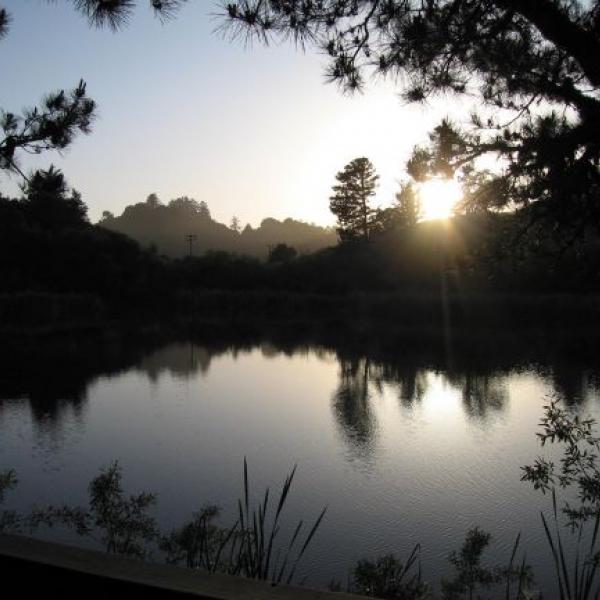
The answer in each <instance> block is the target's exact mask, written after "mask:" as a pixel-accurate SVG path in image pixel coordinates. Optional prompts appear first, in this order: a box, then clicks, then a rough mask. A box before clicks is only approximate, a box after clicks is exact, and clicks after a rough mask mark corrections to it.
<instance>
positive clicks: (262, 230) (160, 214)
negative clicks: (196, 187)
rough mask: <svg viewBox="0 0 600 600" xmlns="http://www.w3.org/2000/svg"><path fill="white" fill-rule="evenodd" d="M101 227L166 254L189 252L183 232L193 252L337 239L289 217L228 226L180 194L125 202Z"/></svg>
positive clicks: (261, 253) (310, 245)
mask: <svg viewBox="0 0 600 600" xmlns="http://www.w3.org/2000/svg"><path fill="white" fill-rule="evenodd" d="M98 225H100V226H101V227H104V228H105V229H109V230H111V231H115V232H118V233H122V234H125V235H127V236H129V237H131V238H133V239H134V240H136V241H137V242H138V243H139V244H140V245H142V246H143V247H150V246H153V247H155V248H156V250H157V251H158V252H159V254H164V255H166V256H170V257H172V258H179V257H182V256H186V255H188V254H189V244H188V242H187V241H186V236H188V235H195V236H196V237H195V239H194V241H193V253H194V255H197V256H198V255H202V254H204V253H205V252H207V251H209V250H221V251H226V252H231V253H236V254H246V255H249V256H254V257H257V258H265V257H266V256H267V254H268V252H269V247H271V246H275V245H276V244H280V243H284V244H287V245H288V246H293V247H294V248H295V249H296V250H297V251H298V252H299V253H300V254H308V253H311V252H315V251H316V250H320V249H322V248H326V247H328V246H333V245H335V244H336V243H337V235H336V232H335V230H334V229H332V228H325V227H319V226H317V225H312V224H309V223H304V222H302V221H296V220H294V219H285V220H283V221H278V220H277V219H272V218H267V219H264V220H263V221H262V222H261V224H260V226H259V227H258V228H256V229H254V228H252V227H251V226H250V225H246V227H245V228H244V229H240V228H239V227H228V226H227V225H225V224H223V223H219V222H218V221H215V220H214V219H213V218H212V216H211V214H210V210H209V209H208V206H207V205H206V203H205V202H197V201H196V200H193V199H191V198H187V197H185V196H184V197H181V198H176V199H175V200H171V201H170V202H169V203H168V204H163V203H162V202H160V201H159V200H158V198H157V197H156V195H155V194H151V195H150V196H148V199H147V200H146V202H140V203H138V204H133V205H130V206H127V207H126V208H125V210H124V211H123V214H121V215H120V216H118V217H115V216H114V215H112V214H111V213H108V212H105V213H104V215H103V218H102V220H101V221H100V222H99V223H98Z"/></svg>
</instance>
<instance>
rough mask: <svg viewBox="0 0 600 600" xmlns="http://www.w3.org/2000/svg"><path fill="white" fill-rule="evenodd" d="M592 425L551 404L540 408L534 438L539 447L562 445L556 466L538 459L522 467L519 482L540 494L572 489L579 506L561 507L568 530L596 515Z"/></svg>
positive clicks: (598, 472) (598, 494)
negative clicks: (538, 426) (541, 416)
mask: <svg viewBox="0 0 600 600" xmlns="http://www.w3.org/2000/svg"><path fill="white" fill-rule="evenodd" d="M594 423H595V422H594V420H593V419H580V418H579V416H577V415H575V416H571V415H570V414H569V413H568V412H567V411H566V410H565V409H563V408H560V406H559V405H558V402H557V401H552V402H551V403H550V404H548V405H547V406H545V407H544V416H543V418H542V420H541V422H540V427H541V429H542V431H541V432H540V433H538V434H537V436H538V438H539V440H540V442H541V444H542V446H544V445H545V444H546V442H550V443H558V444H562V445H563V456H562V458H561V459H560V466H558V467H557V465H555V464H554V462H552V461H550V460H548V459H546V458H544V457H538V458H537V459H536V460H535V462H534V464H533V465H530V466H525V467H523V476H522V479H523V480H524V481H529V482H531V483H532V484H533V486H534V488H535V489H539V490H541V491H542V492H543V493H546V492H548V491H556V490H557V488H562V489H566V488H569V487H571V486H573V487H574V488H575V489H576V491H577V497H578V499H579V506H572V505H571V504H570V503H568V502H567V503H566V504H565V507H564V514H565V515H566V516H567V518H568V522H569V525H570V526H571V527H572V528H578V527H579V526H580V525H581V524H582V523H584V522H585V521H588V520H594V519H595V518H596V517H598V515H600V464H599V462H600V460H599V459H600V457H599V451H600V438H598V437H596V436H595V435H594V432H593V426H594Z"/></svg>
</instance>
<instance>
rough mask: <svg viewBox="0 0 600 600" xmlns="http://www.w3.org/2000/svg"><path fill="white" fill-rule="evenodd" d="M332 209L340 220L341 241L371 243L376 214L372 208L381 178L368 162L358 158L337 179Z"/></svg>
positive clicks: (339, 232)
mask: <svg viewBox="0 0 600 600" xmlns="http://www.w3.org/2000/svg"><path fill="white" fill-rule="evenodd" d="M335 178H336V180H337V184H336V185H334V186H333V192H334V193H333V196H331V198H330V203H329V207H330V209H331V212H332V213H333V214H334V215H335V216H336V217H337V220H338V234H339V236H340V240H341V241H350V240H356V239H364V240H368V239H369V238H370V237H371V232H372V230H373V227H374V223H375V216H376V211H375V210H374V209H373V208H372V207H371V206H370V205H369V201H370V199H371V198H372V197H373V196H374V195H375V188H376V187H377V180H378V179H379V176H378V175H377V174H376V172H375V167H374V166H373V164H372V163H371V161H370V160H369V159H368V158H365V157H361V158H355V159H354V160H353V161H351V162H349V163H348V164H347V165H346V166H345V167H344V169H343V170H342V171H340V172H339V173H338V174H337V175H336V176H335Z"/></svg>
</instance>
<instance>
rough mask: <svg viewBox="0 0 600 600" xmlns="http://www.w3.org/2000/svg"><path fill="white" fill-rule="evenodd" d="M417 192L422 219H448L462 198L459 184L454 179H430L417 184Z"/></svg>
mask: <svg viewBox="0 0 600 600" xmlns="http://www.w3.org/2000/svg"><path fill="white" fill-rule="evenodd" d="M418 192H419V200H420V201H421V214H422V217H423V220H424V221H430V220H433V219H448V218H449V217H451V216H452V213H453V211H454V208H455V207H456V205H457V203H458V201H459V200H460V199H461V198H462V190H461V187H460V184H459V183H458V182H457V181H454V179H430V180H428V181H425V182H423V183H422V184H421V185H420V186H419V188H418Z"/></svg>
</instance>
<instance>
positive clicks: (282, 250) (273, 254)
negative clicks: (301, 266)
mask: <svg viewBox="0 0 600 600" xmlns="http://www.w3.org/2000/svg"><path fill="white" fill-rule="evenodd" d="M296 256H298V252H297V251H296V248H293V247H292V246H288V245H287V244H276V245H275V246H272V247H271V248H269V257H268V259H267V260H268V261H269V262H270V263H287V262H290V260H294V258H296Z"/></svg>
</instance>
